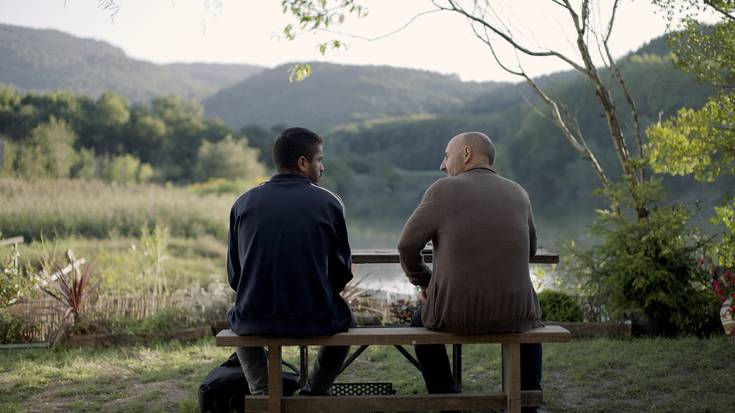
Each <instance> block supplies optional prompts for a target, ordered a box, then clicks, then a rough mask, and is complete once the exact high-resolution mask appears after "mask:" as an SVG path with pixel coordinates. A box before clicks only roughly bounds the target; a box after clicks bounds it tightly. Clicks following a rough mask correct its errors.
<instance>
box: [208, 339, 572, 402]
mask: <svg viewBox="0 0 735 413" xmlns="http://www.w3.org/2000/svg"><path fill="white" fill-rule="evenodd" d="M570 338H571V334H570V333H569V331H567V330H566V329H564V328H562V327H559V326H547V327H542V328H537V329H534V330H530V331H527V332H524V333H500V334H484V335H475V336H458V335H454V334H450V333H442V332H436V331H430V330H427V329H425V328H419V327H402V328H353V329H351V330H350V331H348V332H346V333H339V334H336V335H334V336H329V337H309V338H286V337H261V336H238V335H237V334H235V333H233V332H232V331H230V330H222V331H220V333H219V334H217V339H216V343H217V346H220V347H255V346H265V347H267V348H268V386H269V394H268V396H248V397H246V404H245V409H246V411H268V412H350V413H355V412H371V411H415V410H463V409H464V410H477V409H505V411H506V412H510V413H519V412H520V411H521V406H538V405H540V404H541V403H542V401H543V394H542V392H541V391H521V377H520V369H521V359H520V356H521V352H520V344H521V343H548V342H566V341H569V340H570ZM484 343H495V344H501V345H502V355H503V356H502V358H503V392H502V393H498V394H488V395H476V394H425V395H395V396H309V397H306V396H301V397H290V396H289V397H284V396H283V394H282V389H281V361H282V360H281V348H282V347H283V346H325V345H326V346H328V345H350V346H364V345H414V344H484Z"/></svg>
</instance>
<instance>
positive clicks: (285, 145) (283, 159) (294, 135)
mask: <svg viewBox="0 0 735 413" xmlns="http://www.w3.org/2000/svg"><path fill="white" fill-rule="evenodd" d="M322 143H324V139H322V138H321V137H319V135H317V134H316V133H314V132H312V131H310V130H308V129H306V128H288V129H286V130H284V131H283V132H281V134H280V135H278V137H277V138H276V143H274V144H273V164H274V165H275V166H276V168H277V169H278V170H279V171H296V170H298V168H299V167H298V161H299V158H300V157H301V156H305V157H306V159H308V160H309V162H311V161H313V160H314V155H316V153H317V152H318V151H319V145H321V144H322Z"/></svg>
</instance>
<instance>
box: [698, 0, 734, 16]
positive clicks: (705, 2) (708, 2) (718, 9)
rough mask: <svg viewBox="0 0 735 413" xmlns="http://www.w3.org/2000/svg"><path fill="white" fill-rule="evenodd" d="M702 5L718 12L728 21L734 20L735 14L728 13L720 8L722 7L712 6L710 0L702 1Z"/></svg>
mask: <svg viewBox="0 0 735 413" xmlns="http://www.w3.org/2000/svg"><path fill="white" fill-rule="evenodd" d="M704 4H706V5H708V6H710V7H712V8H713V9H715V11H717V12H719V13H720V14H722V15H723V16H725V17H726V18H728V19H730V20H735V14H732V13H730V12H729V11H727V9H724V8H722V7H720V6H718V5H716V4H713V2H712V1H711V0H704Z"/></svg>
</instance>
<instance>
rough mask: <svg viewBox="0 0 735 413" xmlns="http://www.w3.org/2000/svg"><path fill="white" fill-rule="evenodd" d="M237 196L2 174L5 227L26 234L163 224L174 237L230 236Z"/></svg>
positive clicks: (99, 234)
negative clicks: (4, 175)
mask: <svg viewBox="0 0 735 413" xmlns="http://www.w3.org/2000/svg"><path fill="white" fill-rule="evenodd" d="M236 196H237V195H236V194H225V195H221V196H218V195H201V196H200V195H197V194H196V193H194V192H193V191H188V190H186V189H183V188H176V187H164V186H159V185H111V184H107V183H104V182H100V181H86V180H68V179H59V180H41V181H25V180H20V179H10V178H0V199H2V200H3V202H2V203H0V229H1V230H2V232H3V234H4V235H5V236H17V235H22V236H24V237H26V239H39V238H40V237H41V235H44V236H45V237H46V238H63V237H68V236H72V235H78V236H84V237H89V238H108V237H110V236H111V235H114V236H120V235H122V236H136V235H137V234H138V233H139V231H140V228H141V226H143V225H149V226H153V225H155V224H163V225H166V226H167V227H168V228H169V229H170V230H171V233H172V235H173V236H179V237H187V238H195V237H199V236H201V235H205V234H209V235H211V236H214V237H218V238H224V237H225V236H226V234H227V217H228V216H229V214H228V213H229V209H230V206H231V205H232V202H233V201H234V200H235V197H236Z"/></svg>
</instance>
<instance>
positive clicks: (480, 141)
mask: <svg viewBox="0 0 735 413" xmlns="http://www.w3.org/2000/svg"><path fill="white" fill-rule="evenodd" d="M455 139H457V141H458V143H459V145H460V146H461V147H462V146H469V147H470V148H471V149H472V152H473V155H475V156H476V157H478V159H477V160H478V161H480V160H485V161H486V162H487V164H488V165H489V166H492V164H493V163H494V162H495V145H493V141H491V140H490V138H489V137H488V136H487V135H485V134H484V133H482V132H465V133H460V134H459V135H457V136H455V137H454V138H452V140H455Z"/></svg>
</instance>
